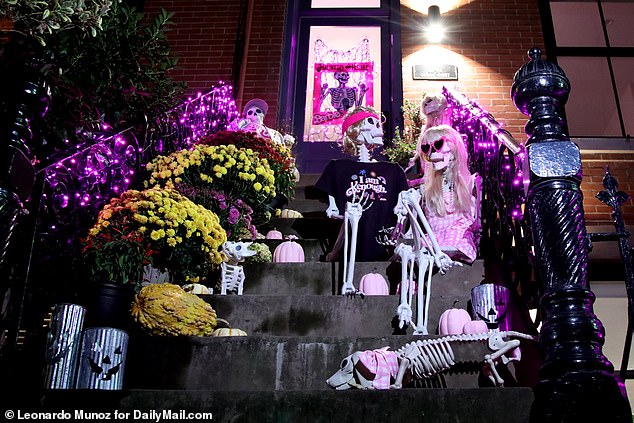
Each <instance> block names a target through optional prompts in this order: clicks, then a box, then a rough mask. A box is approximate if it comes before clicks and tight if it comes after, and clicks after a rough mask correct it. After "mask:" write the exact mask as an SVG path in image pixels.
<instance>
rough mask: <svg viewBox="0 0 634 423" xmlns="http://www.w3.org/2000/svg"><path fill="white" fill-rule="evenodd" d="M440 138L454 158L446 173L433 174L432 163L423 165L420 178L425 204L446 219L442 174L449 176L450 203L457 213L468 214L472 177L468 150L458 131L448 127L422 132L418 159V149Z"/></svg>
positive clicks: (437, 171) (471, 199)
mask: <svg viewBox="0 0 634 423" xmlns="http://www.w3.org/2000/svg"><path fill="white" fill-rule="evenodd" d="M440 138H444V139H445V143H447V144H448V145H449V147H450V149H451V152H452V153H453V155H454V160H453V161H452V162H451V163H449V166H448V167H447V168H445V169H441V170H435V169H434V166H433V163H431V162H429V161H426V162H425V170H424V174H423V178H424V184H425V192H424V193H423V201H424V204H425V205H426V206H427V207H428V208H430V209H431V210H433V211H434V212H435V213H436V215H438V216H445V215H446V214H447V211H446V210H445V202H444V200H443V179H444V176H445V172H449V175H448V176H449V180H450V181H451V187H452V191H453V200H454V205H455V208H456V212H469V211H470V210H471V206H472V202H473V177H472V175H471V172H469V155H468V153H467V148H466V147H465V143H464V141H463V140H462V136H461V135H460V133H459V132H458V131H456V130H455V129H453V128H452V127H451V126H449V125H438V126H432V127H431V128H428V129H427V130H425V132H423V134H422V135H421V137H420V139H419V141H418V145H417V146H416V152H417V154H419V155H420V156H421V157H423V153H422V151H421V145H424V144H433V143H434V142H435V141H437V140H439V139H440Z"/></svg>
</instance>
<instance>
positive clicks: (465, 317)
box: [438, 308, 471, 335]
mask: <svg viewBox="0 0 634 423" xmlns="http://www.w3.org/2000/svg"><path fill="white" fill-rule="evenodd" d="M470 321H471V316H470V315H469V312H468V311H467V310H465V309H463V308H450V309H448V310H445V311H443V313H442V314H441V315H440V319H439V321H438V334H439V335H459V334H461V333H462V329H463V328H464V325H465V324H466V323H467V322H470Z"/></svg>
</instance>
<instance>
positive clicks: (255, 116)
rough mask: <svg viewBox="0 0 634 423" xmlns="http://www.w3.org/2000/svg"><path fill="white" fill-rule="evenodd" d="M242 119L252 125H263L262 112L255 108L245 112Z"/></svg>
mask: <svg viewBox="0 0 634 423" xmlns="http://www.w3.org/2000/svg"><path fill="white" fill-rule="evenodd" d="M244 118H245V119H247V120H249V121H251V122H252V123H259V124H263V123H264V111H263V110H262V109H261V108H259V107H257V106H253V107H250V108H248V109H247V110H246V112H245V114H244Z"/></svg>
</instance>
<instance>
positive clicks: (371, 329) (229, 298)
mask: <svg viewBox="0 0 634 423" xmlns="http://www.w3.org/2000/svg"><path fill="white" fill-rule="evenodd" d="M471 286H475V284H474V285H465V284H464V283H461V284H444V285H440V286H438V287H436V289H434V287H432V297H431V301H430V305H429V321H428V326H427V327H428V330H429V333H435V332H436V328H437V327H438V320H439V318H440V315H441V314H442V313H443V312H444V311H445V310H447V309H449V308H451V307H452V306H454V305H455V304H456V303H457V304H465V306H464V307H463V308H467V305H466V304H467V302H468V298H469V294H468V293H469V292H470V287H471ZM201 297H203V298H204V299H205V301H207V302H208V303H209V304H211V306H212V307H213V308H214V310H216V313H217V315H218V317H220V318H223V319H225V320H227V321H228V322H230V324H231V325H232V327H235V328H239V329H243V330H245V331H246V332H247V333H249V334H252V335H262V334H266V335H280V336H287V335H290V336H335V335H338V336H384V335H386V334H392V333H399V331H398V330H397V326H398V322H397V321H396V317H395V316H396V309H397V307H398V305H399V304H400V298H399V297H398V296H396V295H383V296H365V297H360V296H354V297H350V296H342V295H328V296H324V295H297V296H290V295H283V296H265V295H203V296H201ZM412 309H413V314H414V317H416V310H417V307H416V304H413V306H412ZM411 331H412V329H411V328H410V329H408V333H411Z"/></svg>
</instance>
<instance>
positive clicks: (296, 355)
mask: <svg viewBox="0 0 634 423" xmlns="http://www.w3.org/2000/svg"><path fill="white" fill-rule="evenodd" d="M315 180H316V175H303V176H302V181H301V182H300V184H299V186H298V188H297V194H296V198H295V199H294V200H293V201H292V202H291V203H290V204H289V206H288V207H289V208H291V209H294V210H298V211H300V212H302V213H303V215H304V218H299V219H274V220H272V221H271V223H270V227H271V228H273V227H275V228H276V229H278V230H280V231H281V232H282V233H284V234H285V235H288V234H294V235H297V236H299V237H300V239H299V240H298V242H300V243H301V244H302V246H303V248H304V250H305V256H306V262H305V263H270V264H250V265H246V266H245V274H246V282H245V285H244V295H242V296H237V295H227V296H220V295H209V296H203V298H204V299H205V300H206V301H207V302H209V303H210V304H211V305H212V306H213V307H214V309H215V310H216V311H217V314H218V316H219V317H221V318H223V319H226V320H228V321H229V322H230V323H231V324H232V326H233V327H236V328H240V329H243V330H245V331H247V333H248V334H249V336H247V337H196V338H189V337H179V338H166V337H151V336H147V335H143V334H137V333H133V334H132V336H131V339H130V346H129V349H128V358H127V362H126V369H125V386H124V388H125V389H124V390H123V391H120V392H99V391H49V392H47V394H46V395H45V399H44V401H45V402H48V403H50V404H55V405H56V406H57V407H64V406H67V407H75V408H77V407H78V404H86V406H87V405H97V404H98V405H99V407H100V408H102V409H108V408H109V407H110V409H117V410H121V411H125V412H129V413H135V412H140V411H139V410H142V411H147V410H163V409H170V410H172V411H178V410H187V411H188V412H194V413H196V412H211V413H213V421H214V422H296V421H298V422H299V421H310V422H374V421H377V422H378V421H381V422H385V421H406V419H416V421H423V422H438V423H440V422H467V421H468V422H470V423H475V422H487V423H494V422H507V421H509V417H510V416H512V419H511V420H512V421H513V422H528V416H529V411H530V407H531V404H532V402H533V398H534V397H533V391H532V389H530V388H527V387H520V386H513V383H511V384H509V386H507V387H505V388H495V387H491V386H490V384H489V383H488V380H487V379H486V378H484V377H483V376H482V375H481V367H482V365H481V362H482V359H483V356H484V354H486V353H487V351H488V349H487V347H486V343H485V342H471V343H466V342H465V343H459V344H458V345H457V346H456V347H455V348H454V352H455V355H456V360H457V361H458V363H459V364H457V365H456V366H454V368H452V369H450V370H449V371H446V372H445V373H443V374H441V375H439V376H437V377H435V378H432V379H430V380H429V381H427V382H426V383H424V384H421V386H417V387H407V388H404V389H402V390H390V391H361V390H348V391H335V390H332V389H331V388H330V387H328V386H327V384H326V379H327V378H328V377H329V376H331V375H332V374H333V373H334V372H335V371H336V370H337V369H338V368H339V365H340V362H341V360H342V359H343V358H344V357H346V356H348V355H349V354H351V353H353V352H354V351H358V350H367V349H375V348H381V347H385V346H389V347H391V349H396V348H399V347H401V346H402V345H404V344H406V343H407V342H410V341H412V340H414V339H419V337H416V336H413V335H411V333H412V329H411V328H410V329H409V330H408V331H407V333H406V334H398V333H399V330H398V329H397V328H396V326H397V325H396V324H395V323H394V322H395V320H394V317H395V311H396V308H397V306H398V304H399V297H398V296H397V295H395V291H396V286H397V283H398V281H399V280H400V264H397V263H389V262H363V263H358V264H357V267H356V275H357V278H356V281H355V284H356V285H358V279H359V278H360V277H361V275H363V274H365V273H368V272H370V271H376V272H379V273H382V274H383V275H384V276H385V277H386V279H387V280H388V281H389V283H390V291H391V293H392V295H386V296H365V297H360V296H356V297H346V296H341V295H336V294H337V292H338V289H339V286H340V284H341V276H342V269H341V264H340V263H338V262H325V261H324V259H323V257H324V252H325V250H326V248H327V245H328V244H329V242H331V241H332V237H333V236H336V233H337V231H338V228H339V226H338V225H339V224H340V223H337V222H333V221H331V220H329V219H327V218H325V215H324V213H323V210H324V209H325V206H324V204H321V203H319V202H318V201H316V200H315V198H314V194H311V185H312V184H313V183H314V181H315ZM265 242H267V243H268V244H269V245H270V248H271V251H273V249H274V247H275V245H277V243H279V242H280V241H275V240H267V241H265ZM483 273H484V270H483V263H482V262H481V261H476V262H475V263H474V264H473V265H472V266H462V267H458V268H454V269H452V270H450V271H449V272H448V273H447V274H445V275H436V276H434V278H433V284H432V301H431V306H430V323H429V329H430V332H433V331H435V328H436V327H437V325H438V318H439V316H440V314H441V313H442V311H444V310H446V309H448V308H450V307H452V306H453V305H454V304H457V306H459V307H462V308H466V307H467V302H468V300H469V298H470V290H471V288H472V287H473V286H475V285H477V284H479V283H480V281H481V280H482V278H483ZM430 336H436V335H430ZM513 372H514V370H513V367H512V366H511V368H510V371H509V372H508V374H509V375H510V380H514V378H513V376H514V375H513ZM159 412H160V411H159ZM131 415H133V414H131ZM137 421H138V419H137Z"/></svg>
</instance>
